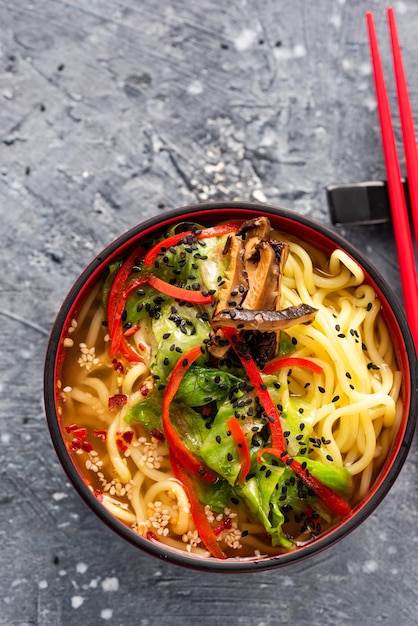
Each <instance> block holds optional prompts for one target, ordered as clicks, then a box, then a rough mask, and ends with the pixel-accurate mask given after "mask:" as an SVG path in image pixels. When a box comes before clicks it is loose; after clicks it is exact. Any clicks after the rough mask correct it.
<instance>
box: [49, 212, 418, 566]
mask: <svg viewBox="0 0 418 626" xmlns="http://www.w3.org/2000/svg"><path fill="white" fill-rule="evenodd" d="M261 215H266V216H268V217H269V219H270V221H271V223H272V225H273V227H275V228H277V229H278V230H280V231H282V232H285V233H288V234H290V235H294V236H296V237H298V238H300V239H302V240H305V241H307V242H310V243H311V244H314V245H315V246H317V247H318V248H319V249H320V250H322V251H325V252H326V253H328V254H330V253H331V252H332V251H333V250H334V249H335V248H342V249H343V250H345V251H346V252H347V253H348V254H349V255H350V256H351V257H352V259H354V260H355V261H356V262H357V263H358V264H359V265H360V266H361V267H362V269H363V271H364V273H365V276H366V282H367V283H369V284H371V285H372V286H373V287H374V289H375V291H376V292H377V295H378V297H379V299H380V301H381V306H382V313H383V317H384V319H385V322H386V324H387V325H388V326H389V327H390V329H391V334H392V338H393V344H394V349H395V353H396V358H397V361H398V366H399V369H400V370H401V372H402V377H403V382H402V391H401V396H402V401H403V414H402V418H401V421H400V424H399V428H398V431H397V434H396V436H395V438H394V440H393V442H392V444H391V447H390V450H389V454H388V455H387V458H386V461H385V462H384V464H383V466H382V468H381V470H380V472H379V475H378V476H377V478H376V480H375V481H374V483H373V484H372V487H371V489H370V490H369V492H368V494H367V496H366V497H364V498H363V500H362V501H361V502H360V503H358V504H357V505H356V506H355V507H354V509H353V511H352V513H351V514H350V515H349V516H347V517H346V518H345V519H344V520H343V521H342V522H340V523H338V524H337V525H335V526H333V527H332V528H331V529H330V530H328V531H327V532H325V533H324V534H322V535H320V536H319V537H318V538H316V539H314V540H313V541H311V542H310V543H307V544H306V545H304V546H302V547H299V548H297V549H296V550H293V551H290V552H287V553H284V554H280V555H275V556H266V557H254V558H250V559H248V558H246V559H233V558H230V559H226V560H221V559H216V558H209V559H202V558H197V557H195V556H193V554H189V553H187V552H181V551H178V550H176V549H172V548H169V547H166V546H164V545H163V544H161V543H159V542H156V541H151V540H148V539H147V538H145V537H143V536H140V535H139V534H137V533H136V532H135V531H133V530H132V529H131V528H130V527H128V525H126V524H124V523H122V522H121V521H119V520H118V519H117V518H116V517H115V516H114V515H112V514H111V513H110V512H109V511H108V510H107V508H105V506H104V505H103V504H102V503H101V502H100V499H98V498H97V497H95V495H94V494H93V492H92V490H91V489H90V488H89V485H88V480H86V477H85V472H84V471H83V469H82V468H81V467H79V466H78V465H77V456H76V455H74V454H73V453H72V451H71V449H70V447H69V443H68V437H67V433H66V431H65V428H64V426H63V423H62V420H61V416H60V409H59V392H58V389H57V383H58V381H59V380H60V376H61V371H62V363H63V360H64V358H65V354H64V353H65V349H64V347H63V342H64V338H65V337H66V336H67V331H68V328H69V325H70V324H71V320H72V319H73V318H74V316H75V315H76V313H77V311H78V310H79V309H80V305H81V303H82V302H83V301H84V300H85V298H86V296H87V295H88V294H89V292H90V290H91V288H92V286H93V285H94V284H95V283H96V282H97V281H98V280H99V278H100V277H101V276H102V275H103V272H104V271H105V269H106V268H107V266H108V264H109V262H111V261H112V260H115V259H119V258H121V257H126V256H127V255H128V254H129V252H131V251H132V250H133V249H134V248H135V247H136V246H137V245H138V244H139V243H140V242H141V241H144V240H146V239H148V238H149V237H150V236H152V235H153V233H156V232H157V231H158V232H161V230H164V229H165V228H167V227H169V226H170V225H171V224H174V223H177V222H179V221H184V220H186V221H187V220H191V221H194V222H198V223H200V224H203V225H208V226H210V225H215V224H217V223H220V222H223V221H225V220H230V219H250V218H254V217H257V216H261ZM44 383H45V386H44V390H45V391H44V394H45V406H46V416H47V421H48V426H49V429H50V434H51V437H52V441H53V444H54V447H55V450H56V453H57V455H58V458H59V460H60V462H61V464H62V466H63V468H64V470H65V472H66V474H67V476H68V478H69V479H70V481H71V483H72V484H73V486H74V487H75V489H76V491H77V492H78V494H79V495H80V496H81V497H82V499H83V500H84V501H85V502H86V503H87V504H88V506H89V507H90V508H91V509H92V511H93V512H94V513H95V514H96V515H97V516H98V518H99V519H100V520H101V521H102V522H104V523H105V524H107V525H108V526H109V527H110V528H111V529H113V531H115V532H116V533H117V535H119V536H120V537H123V538H124V539H126V540H127V541H128V542H130V543H131V544H133V545H134V546H136V547H138V548H140V549H142V550H143V551H145V552H147V553H149V554H151V555H153V556H155V557H158V558H161V559H165V560H167V561H169V562H172V563H176V564H178V565H182V566H186V567H191V568H194V569H199V570H203V571H211V572H254V571H260V570H267V569H273V568H278V567H282V566H285V565H286V566H288V565H291V564H295V563H298V562H300V561H301V560H303V559H306V558H307V557H312V556H313V555H315V554H317V553H318V552H320V551H322V550H323V549H325V548H327V547H329V546H331V545H333V544H335V543H336V542H337V541H339V540H340V539H341V538H343V537H345V536H346V535H347V534H348V533H350V532H351V531H353V530H354V529H355V528H356V527H357V526H358V525H359V524H361V523H362V522H363V521H364V520H365V519H366V518H367V517H368V516H369V515H370V514H371V513H372V512H373V511H374V510H375V508H376V507H377V506H378V505H379V503H380V502H381V501H382V500H383V498H384V497H385V496H386V494H387V493H388V491H389V489H390V488H391V487H392V485H393V483H394V481H395V479H396V477H397V476H398V474H399V472H400V470H401V468H402V466H403V464H404V462H405V459H406V456H407V453H408V450H409V447H410V444H411V441H412V438H413V434H414V429H415V422H416V416H417V398H418V391H417V359H416V354H415V349H414V344H413V340H412V336H411V333H410V330H409V327H408V324H407V322H406V319H405V316H404V312H403V310H402V309H401V307H400V305H399V303H398V301H397V299H396V297H395V296H394V294H393V292H392V290H391V288H390V287H389V286H388V284H387V283H386V282H385V280H384V279H383V278H382V276H381V275H380V274H379V272H378V271H377V270H376V269H375V268H374V267H373V266H372V264H371V263H370V262H369V261H368V259H367V258H366V257H365V256H363V255H362V254H361V253H360V252H359V251H358V250H356V249H355V248H354V247H353V246H352V245H351V244H350V243H348V242H347V241H346V240H344V239H343V238H342V237H340V236H339V235H338V234H336V233H335V232H333V231H332V230H330V229H328V228H327V227H325V226H324V225H322V224H320V223H317V222H315V221H313V220H311V219H308V218H306V217H302V216H300V215H297V214H295V213H294V212H292V211H289V210H286V209H282V208H277V207H274V206H269V205H263V204H256V203H248V202H228V203H222V202H212V203H203V204H197V205H191V206H187V207H183V208H179V209H176V210H172V211H169V212H166V213H164V214H163V215H158V216H156V217H154V218H151V219H149V220H147V221H145V222H143V223H141V224H139V225H138V226H136V227H134V228H133V229H131V230H130V231H128V232H126V233H125V234H123V235H121V236H120V237H119V238H118V239H116V240H115V241H114V242H113V243H111V244H110V245H109V246H108V247H107V248H106V249H105V250H104V251H103V252H101V253H100V254H99V255H98V256H97V257H96V258H95V259H94V260H93V261H92V263H91V264H90V265H89V266H88V267H87V268H86V269H85V270H84V272H83V273H82V274H81V276H79V278H78V279H77V280H76V281H75V283H74V286H73V287H72V289H71V290H70V292H69V294H68V295H67V297H66V299H65V301H64V303H63V305H62V307H61V309H60V311H59V313H58V316H57V319H56V322H55V325H54V327H53V329H52V333H51V337H50V342H49V346H48V351H47V355H46V365H45V380H44Z"/></svg>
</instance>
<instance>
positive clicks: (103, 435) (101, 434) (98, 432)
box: [93, 430, 107, 441]
mask: <svg viewBox="0 0 418 626" xmlns="http://www.w3.org/2000/svg"><path fill="white" fill-rule="evenodd" d="M93 435H94V436H95V437H99V439H102V441H106V439H107V431H105V430H93Z"/></svg>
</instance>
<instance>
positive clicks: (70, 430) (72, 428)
mask: <svg viewBox="0 0 418 626" xmlns="http://www.w3.org/2000/svg"><path fill="white" fill-rule="evenodd" d="M77 428H78V426H77V424H70V425H69V426H66V427H65V430H66V431H67V433H72V432H73V431H74V430H77Z"/></svg>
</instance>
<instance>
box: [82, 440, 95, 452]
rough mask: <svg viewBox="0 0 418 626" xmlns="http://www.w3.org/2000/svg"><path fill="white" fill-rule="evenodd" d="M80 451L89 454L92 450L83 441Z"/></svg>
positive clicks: (88, 444) (87, 443)
mask: <svg viewBox="0 0 418 626" xmlns="http://www.w3.org/2000/svg"><path fill="white" fill-rule="evenodd" d="M81 449H82V450H84V452H91V451H92V450H93V446H92V445H91V443H89V442H88V441H83V443H82V444H81Z"/></svg>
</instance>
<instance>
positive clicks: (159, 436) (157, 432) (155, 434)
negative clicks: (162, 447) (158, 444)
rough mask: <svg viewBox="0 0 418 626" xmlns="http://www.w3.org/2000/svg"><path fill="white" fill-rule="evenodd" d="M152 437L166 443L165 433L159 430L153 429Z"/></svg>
mask: <svg viewBox="0 0 418 626" xmlns="http://www.w3.org/2000/svg"><path fill="white" fill-rule="evenodd" d="M150 435H151V437H154V439H157V441H165V437H164V433H163V432H162V431H161V430H160V429H159V428H153V429H152V430H151V431H150Z"/></svg>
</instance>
